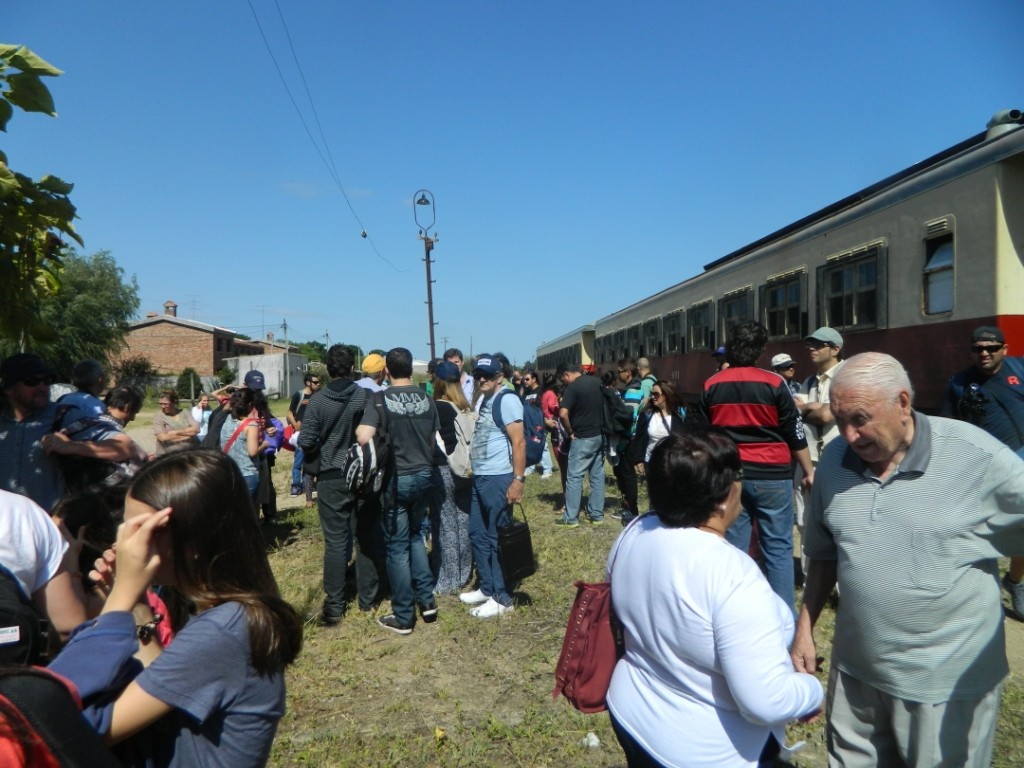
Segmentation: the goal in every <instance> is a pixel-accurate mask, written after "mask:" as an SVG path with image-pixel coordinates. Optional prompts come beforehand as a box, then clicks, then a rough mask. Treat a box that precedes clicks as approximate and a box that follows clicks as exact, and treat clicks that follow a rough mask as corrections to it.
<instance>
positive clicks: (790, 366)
mask: <svg viewBox="0 0 1024 768" xmlns="http://www.w3.org/2000/svg"><path fill="white" fill-rule="evenodd" d="M772 370H773V371H775V372H776V373H777V374H779V376H781V377H782V378H783V379H785V380H786V386H787V387H789V391H790V392H792V393H793V394H794V395H798V394H800V382H799V381H797V380H796V363H794V362H793V358H792V357H790V356H789V355H787V354H786V353H785V352H783V353H781V354H778V355H775V357H773V358H772Z"/></svg>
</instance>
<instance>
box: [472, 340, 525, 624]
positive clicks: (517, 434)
mask: <svg viewBox="0 0 1024 768" xmlns="http://www.w3.org/2000/svg"><path fill="white" fill-rule="evenodd" d="M505 371H506V368H505V365H504V362H503V360H502V359H501V358H500V357H499V356H498V355H480V356H479V357H478V358H477V359H476V363H474V365H473V380H474V381H475V382H476V386H477V388H478V389H479V390H480V393H481V400H480V409H479V412H478V413H479V415H478V416H477V422H476V429H475V430H474V431H473V440H472V442H471V443H470V447H469V459H470V463H471V464H472V467H473V496H472V499H471V501H470V507H469V543H470V544H471V545H472V547H473V559H474V560H476V572H477V576H478V577H479V581H480V584H479V586H478V587H477V588H476V589H474V590H472V591H470V592H463V593H462V594H461V595H459V599H460V600H461V601H462V602H463V603H465V604H466V605H472V606H475V607H474V608H472V609H471V610H470V614H471V615H472V616H475V617H476V618H478V619H492V618H495V617H496V616H501V615H502V614H504V613H508V612H509V611H511V610H513V608H514V607H515V606H514V604H513V601H512V589H513V585H512V584H506V583H505V575H504V573H503V572H502V570H501V560H500V558H499V557H498V529H499V528H500V527H502V526H504V525H508V523H509V521H510V516H509V513H510V509H511V507H512V505H513V504H515V503H517V502H521V501H522V500H523V484H524V483H525V482H526V476H525V472H526V436H525V433H524V431H523V402H522V401H521V400H520V399H519V398H518V397H516V396H515V394H514V393H512V392H506V391H505ZM495 408H498V409H499V414H500V417H499V418H498V419H495V418H494V412H495V411H494V409H495ZM499 424H504V426H503V427H502V426H499Z"/></svg>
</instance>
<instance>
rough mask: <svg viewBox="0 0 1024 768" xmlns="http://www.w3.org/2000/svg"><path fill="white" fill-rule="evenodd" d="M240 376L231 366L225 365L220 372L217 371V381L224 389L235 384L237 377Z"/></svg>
mask: <svg viewBox="0 0 1024 768" xmlns="http://www.w3.org/2000/svg"><path fill="white" fill-rule="evenodd" d="M237 375H238V374H237V373H236V372H235V369H234V368H232V367H231V366H229V365H225V366H224V367H223V368H221V369H220V370H219V371H217V381H219V382H220V385H221V386H222V387H226V386H227V385H228V384H234V382H235V376H237Z"/></svg>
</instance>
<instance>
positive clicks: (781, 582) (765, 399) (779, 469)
mask: <svg viewBox="0 0 1024 768" xmlns="http://www.w3.org/2000/svg"><path fill="white" fill-rule="evenodd" d="M767 340H768V330H767V329H766V328H765V327H764V326H763V325H761V324H760V323H754V322H746V323H740V324H738V325H736V326H735V327H734V328H733V329H732V332H731V333H730V335H729V341H728V342H727V344H726V359H727V360H728V362H729V367H728V368H726V369H724V370H722V371H719V372H718V373H716V374H715V375H714V376H712V377H711V378H709V379H708V380H707V381H706V382H704V389H703V391H702V392H701V399H700V410H701V412H702V413H703V414H704V416H705V418H706V419H707V420H708V421H709V422H710V423H711V424H713V425H714V426H716V427H720V428H722V429H724V430H725V431H726V432H727V433H728V434H729V437H731V438H732V439H733V441H735V443H736V445H737V446H739V449H740V458H741V459H742V461H743V495H742V497H741V503H742V504H743V511H742V513H741V514H740V516H739V518H738V519H737V520H736V522H734V523H733V524H732V526H731V527H730V528H729V530H728V531H727V532H726V538H727V539H728V540H729V542H730V543H732V544H733V545H734V546H736V547H738V548H739V549H742V550H743V551H744V552H745V551H747V548H748V547H749V546H750V526H751V518H752V517H753V518H756V519H757V525H758V535H759V537H760V544H761V553H762V555H763V556H764V563H765V571H766V575H767V577H768V583H769V584H770V585H771V587H772V589H773V590H774V591H775V593H776V594H777V595H778V596H779V597H781V598H782V599H783V600H785V601H786V604H787V605H789V606H790V608H792V607H793V602H794V594H793V465H792V459H793V458H795V459H796V460H797V462H798V463H799V464H800V466H801V467H802V468H803V470H804V472H805V473H806V475H807V476H806V477H805V478H804V481H803V482H804V487H805V488H810V485H811V482H812V481H813V479H814V468H813V467H812V465H811V457H810V454H809V453H808V450H807V438H806V437H804V425H803V421H802V420H801V418H800V412H799V411H798V410H797V408H796V405H795V403H794V402H793V396H792V395H791V394H790V392H789V388H788V387H787V386H786V382H785V380H784V379H783V378H782V377H781V376H779V375H778V374H777V373H774V372H772V371H766V370H763V369H761V368H757V367H755V366H756V363H757V360H758V358H759V357H760V356H761V353H762V352H764V346H765V343H766V342H767Z"/></svg>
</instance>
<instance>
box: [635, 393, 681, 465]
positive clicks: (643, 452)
mask: <svg viewBox="0 0 1024 768" xmlns="http://www.w3.org/2000/svg"><path fill="white" fill-rule="evenodd" d="M684 418H686V409H685V408H683V403H682V401H681V400H680V399H679V395H677V394H676V391H675V390H674V389H673V388H672V385H671V384H669V383H668V382H667V381H665V380H664V379H659V380H658V381H656V382H655V383H654V385H653V386H652V387H651V396H650V398H649V399H648V400H647V405H645V406H644V409H643V410H642V411H640V415H639V416H638V417H637V420H636V433H635V434H634V435H633V440H632V441H631V442H630V444H629V455H628V458H629V460H630V461H631V462H633V464H634V465H635V466H636V472H637V474H638V475H642V474H644V468H645V465H646V464H647V462H648V461H649V460H650V458H651V451H653V450H654V446H656V445H657V444H658V443H660V442H661V441H662V440H664V439H665V438H666V437H668V436H669V434H670V433H672V432H682V431H683V419H684Z"/></svg>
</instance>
